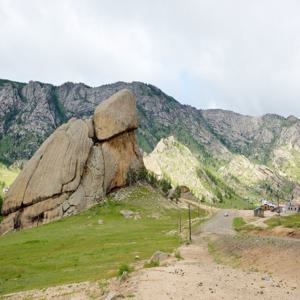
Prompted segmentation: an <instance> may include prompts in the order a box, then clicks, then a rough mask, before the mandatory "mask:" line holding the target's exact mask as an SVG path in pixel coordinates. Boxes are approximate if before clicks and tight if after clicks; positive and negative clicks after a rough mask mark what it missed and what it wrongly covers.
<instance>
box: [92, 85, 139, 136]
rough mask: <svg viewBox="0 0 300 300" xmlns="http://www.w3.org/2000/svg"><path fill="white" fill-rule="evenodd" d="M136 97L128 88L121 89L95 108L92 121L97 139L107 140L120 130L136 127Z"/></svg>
mask: <svg viewBox="0 0 300 300" xmlns="http://www.w3.org/2000/svg"><path fill="white" fill-rule="evenodd" d="M135 107H136V99H135V97H134V96H133V94H132V93H131V92H130V91H128V90H122V91H120V92H118V93H116V94H114V95H113V96H111V97H110V98H109V99H108V100H107V101H105V102H102V103H101V104H100V105H99V106H98V107H97V108H96V110H95V114H94V123H95V131H96V136H97V139H98V140H99V141H103V140H107V139H109V138H111V137H112V136H114V135H117V134H119V133H120V132H124V131H128V130H129V129H137V127H138V118H137V111H136V109H135Z"/></svg>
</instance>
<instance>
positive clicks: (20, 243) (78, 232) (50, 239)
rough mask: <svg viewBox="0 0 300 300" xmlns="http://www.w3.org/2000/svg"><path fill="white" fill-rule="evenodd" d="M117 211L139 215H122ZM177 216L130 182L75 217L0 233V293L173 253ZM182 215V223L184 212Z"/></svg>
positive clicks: (96, 274) (95, 275)
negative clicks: (161, 253)
mask: <svg viewBox="0 0 300 300" xmlns="http://www.w3.org/2000/svg"><path fill="white" fill-rule="evenodd" d="M121 210H131V211H133V212H135V213H138V215H139V216H140V218H136V220H135V219H134V218H130V219H126V218H124V217H123V216H122V215H121V213H120V211H121ZM201 214H202V215H203V214H204V212H203V211H201ZM178 215H179V210H178V207H177V206H175V205H174V204H172V202H171V201H169V200H166V199H165V198H164V197H162V196H161V194H160V193H158V192H156V191H155V190H153V189H152V188H151V187H148V186H134V187H128V188H125V189H122V190H119V191H118V192H116V193H114V194H112V195H111V196H109V197H108V198H107V199H106V201H105V204H103V205H102V206H101V205H98V206H95V207H93V208H92V209H90V210H88V211H86V212H84V213H81V214H79V215H76V216H72V217H68V218H65V219H62V220H60V221H57V222H53V223H50V224H47V225H43V226H40V227H38V228H33V229H27V230H23V231H19V232H14V233H9V234H7V235H5V236H2V237H1V238H0V266H1V268H0V294H6V293H10V292H15V291H21V290H28V289H33V288H43V287H48V286H54V285H60V284H64V283H71V282H79V281H86V280H99V279H105V278H109V277H112V276H115V275H117V272H118V269H119V267H120V266H121V265H124V264H128V265H131V266H133V264H134V262H135V261H136V260H135V257H136V256H138V257H139V260H144V259H148V258H150V256H151V255H152V254H153V253H154V252H155V251H156V250H161V251H165V252H172V251H173V250H174V249H175V248H177V247H178V245H179V244H180V243H181V239H180V238H179V237H178V236H177V235H176V234H175V235H174V234H169V233H170V232H171V231H173V232H174V230H175V232H176V230H177V224H178V223H177V222H178ZM181 215H182V218H183V224H184V225H186V224H187V223H186V220H187V217H188V214H187V212H184V211H182V214H181ZM196 215H197V216H198V212H197V214H196V212H194V213H193V217H195V216H196ZM100 219H101V220H102V221H103V225H100V224H99V220H100ZM100 223H101V222H100Z"/></svg>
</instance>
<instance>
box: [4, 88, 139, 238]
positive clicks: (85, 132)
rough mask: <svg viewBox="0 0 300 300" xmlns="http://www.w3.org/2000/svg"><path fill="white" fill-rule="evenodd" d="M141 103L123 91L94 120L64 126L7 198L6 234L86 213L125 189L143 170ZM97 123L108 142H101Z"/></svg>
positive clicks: (27, 166) (57, 131)
mask: <svg viewBox="0 0 300 300" xmlns="http://www.w3.org/2000/svg"><path fill="white" fill-rule="evenodd" d="M135 103H136V102H135V97H134V95H133V94H132V93H131V92H129V91H127V90H124V91H120V92H119V93H117V94H116V95H114V96H112V97H110V98H109V99H108V100H107V104H106V101H104V102H103V103H102V104H101V105H99V109H98V108H97V111H98V112H99V111H100V113H98V114H95V118H94V120H91V119H89V120H77V119H71V120H70V121H69V122H68V123H67V124H64V125H62V126H60V127H59V128H58V129H57V130H56V131H55V132H54V133H53V134H52V135H51V136H50V137H49V138H48V139H47V140H46V141H45V142H44V143H43V144H42V146H41V147H40V148H39V149H38V151H37V152H36V153H35V154H34V155H33V157H32V158H31V159H30V161H29V162H28V163H27V164H26V166H25V167H24V169H23V170H22V172H21V173H20V175H19V176H18V177H17V179H16V180H15V182H14V183H13V185H12V186H11V188H10V190H9V192H8V193H7V195H6V197H5V201H4V204H3V215H4V216H5V218H4V220H3V222H2V224H0V234H1V233H5V232H7V231H10V230H12V229H17V228H25V227H32V226H37V225H39V224H42V223H47V222H50V221H51V220H54V219H59V218H61V217H63V216H67V215H72V214H74V213H77V212H80V211H82V210H84V209H86V208H87V207H90V206H92V205H93V204H95V203H97V202H98V201H101V199H103V198H104V196H105V195H106V193H108V192H109V191H111V190H112V189H114V188H117V187H122V186H124V185H125V184H126V180H127V174H128V172H129V171H130V170H137V169H139V168H140V167H142V166H143V161H142V157H141V154H140V151H139V148H138V147H137V144H136V139H135V133H134V129H135V128H136V127H137V117H136V107H135ZM127 104H128V105H127ZM122 108H123V109H124V110H122ZM114 109H115V110H117V112H114ZM105 112H107V115H108V116H107V115H106V114H105ZM102 118H103V119H104V120H105V122H106V121H107V122H108V123H106V125H105V126H102V125H101V124H103V123H101V122H102V120H101V119H102ZM114 118H115V119H114ZM95 120H96V121H95ZM95 123H97V124H98V125H99V124H100V125H99V126H98V127H97V131H96V132H97V137H98V136H100V137H105V142H103V143H101V141H100V140H99V139H98V140H97V138H95V134H94V132H95V128H94V124H95ZM102 128H103V133H102ZM109 132H110V133H109Z"/></svg>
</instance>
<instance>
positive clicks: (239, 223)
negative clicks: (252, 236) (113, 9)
mask: <svg viewBox="0 0 300 300" xmlns="http://www.w3.org/2000/svg"><path fill="white" fill-rule="evenodd" d="M246 224H247V223H246V222H245V220H244V219H243V218H241V217H236V218H234V219H233V228H234V229H235V230H236V231H241V230H242V229H243V228H244V227H245V225H246Z"/></svg>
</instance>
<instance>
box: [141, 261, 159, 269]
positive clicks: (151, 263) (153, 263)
mask: <svg viewBox="0 0 300 300" xmlns="http://www.w3.org/2000/svg"><path fill="white" fill-rule="evenodd" d="M155 267H159V261H153V260H151V261H149V262H146V263H145V264H144V268H155Z"/></svg>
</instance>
